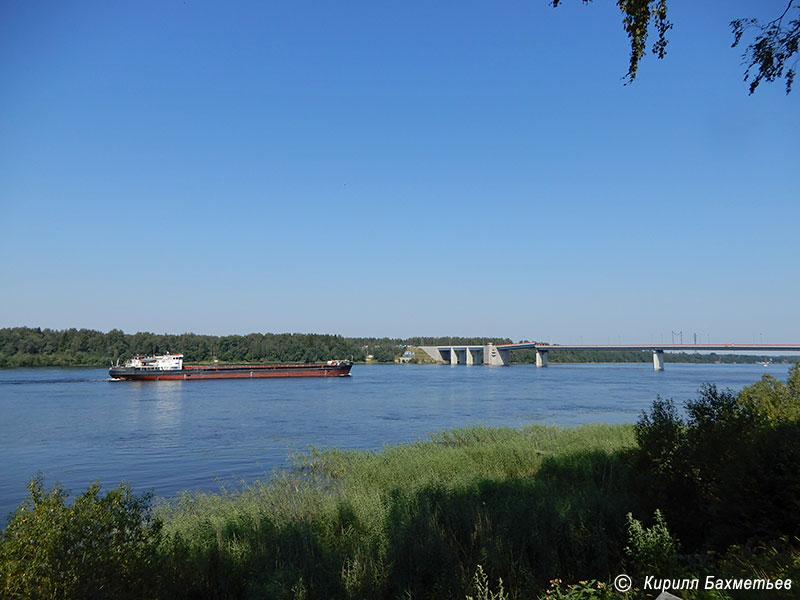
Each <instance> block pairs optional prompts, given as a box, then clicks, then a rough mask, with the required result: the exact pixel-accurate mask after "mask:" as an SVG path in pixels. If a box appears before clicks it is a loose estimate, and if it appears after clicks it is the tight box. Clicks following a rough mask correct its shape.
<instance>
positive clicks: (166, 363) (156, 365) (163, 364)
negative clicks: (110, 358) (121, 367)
mask: <svg viewBox="0 0 800 600" xmlns="http://www.w3.org/2000/svg"><path fill="white" fill-rule="evenodd" d="M125 366H126V367H133V368H134V369H145V370H149V369H159V370H162V371H180V370H181V369H182V368H183V354H162V355H159V356H134V357H133V358H132V359H130V360H129V361H127V362H126V363H125Z"/></svg>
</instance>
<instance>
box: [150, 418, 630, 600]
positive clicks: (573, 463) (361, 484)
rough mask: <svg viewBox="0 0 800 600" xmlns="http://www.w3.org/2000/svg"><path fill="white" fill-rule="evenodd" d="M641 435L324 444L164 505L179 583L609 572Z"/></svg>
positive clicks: (406, 585) (512, 579) (440, 583)
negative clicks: (220, 490) (287, 463)
mask: <svg viewBox="0 0 800 600" xmlns="http://www.w3.org/2000/svg"><path fill="white" fill-rule="evenodd" d="M633 444H634V436H633V429H632V427H627V426H617V427H610V426H603V425H591V426H585V427H578V428H574V429H558V428H555V427H545V426H529V427H525V428H523V429H519V430H517V429H511V428H495V429H489V428H483V427H474V428H469V429H459V430H453V431H446V432H442V433H438V434H435V435H433V436H431V438H430V440H428V441H424V442H417V443H413V444H409V445H402V446H388V447H386V448H384V449H383V450H381V451H379V452H368V451H342V450H311V451H310V452H308V453H307V454H304V455H300V456H297V457H295V468H294V469H293V470H292V471H290V472H284V473H281V474H278V475H276V476H275V477H273V478H272V479H271V480H269V481H266V482H258V483H255V484H252V485H250V486H247V487H244V488H243V489H241V490H239V491H237V492H235V493H227V494H221V495H214V494H197V495H186V496H184V497H182V498H181V499H180V500H178V501H175V502H172V503H169V504H166V505H162V506H161V507H159V509H158V511H157V514H158V516H159V517H160V518H161V519H163V521H164V532H165V534H166V536H165V539H166V540H167V541H166V542H165V544H167V545H169V550H168V553H169V554H170V555H171V556H173V560H175V561H177V562H176V565H175V566H176V567H177V571H178V572H180V573H182V574H183V577H184V578H185V580H184V581H182V582H180V584H179V585H178V587H179V588H184V587H185V586H188V587H189V588H192V589H194V591H195V592H196V593H199V594H201V595H206V596H217V597H237V596H253V597H270V598H272V597H275V598H279V597H287V598H291V597H303V596H307V597H318V598H334V597H342V598H358V597H372V598H380V597H386V598H391V597H400V596H403V595H404V594H411V595H412V596H415V597H422V596H424V597H442V598H447V597H454V596H458V597H464V596H465V593H466V592H468V591H469V589H470V588H469V586H470V584H471V579H472V576H473V573H474V571H475V568H476V566H477V565H478V564H482V565H483V566H484V568H485V569H487V572H488V573H489V574H490V576H491V577H492V578H493V579H495V578H497V577H502V578H503V580H504V581H506V582H508V583H509V585H510V586H512V587H513V588H514V589H519V590H531V591H532V590H534V589H540V588H541V586H543V585H544V584H546V582H547V581H548V580H549V578H553V577H556V576H557V575H562V576H563V575H564V573H565V570H569V571H570V572H572V571H574V572H575V575H576V576H579V575H582V574H583V573H584V572H587V573H588V571H590V570H593V569H596V568H597V567H601V568H604V569H605V570H604V571H603V573H604V574H605V572H606V571H607V570H608V568H610V565H611V564H612V562H613V560H614V559H615V554H614V552H610V553H609V554H607V555H606V556H605V557H601V556H599V555H600V554H602V553H599V552H598V550H599V548H598V546H597V544H599V543H601V544H605V545H608V544H607V542H606V541H604V540H606V538H608V536H609V535H611V538H612V539H617V538H620V539H621V537H620V536H622V535H624V515H625V512H626V510H627V509H630V508H631V504H632V501H631V500H630V499H629V498H628V497H627V494H626V492H625V491H624V490H625V489H626V487H627V486H626V485H624V480H625V478H626V477H627V475H626V473H625V469H624V467H623V466H622V464H621V463H620V461H619V459H618V458H617V453H619V452H621V451H624V450H626V449H628V448H630V447H631V446H632V445H633ZM621 505H622V506H621ZM615 552H616V551H615ZM592 572H594V571H592Z"/></svg>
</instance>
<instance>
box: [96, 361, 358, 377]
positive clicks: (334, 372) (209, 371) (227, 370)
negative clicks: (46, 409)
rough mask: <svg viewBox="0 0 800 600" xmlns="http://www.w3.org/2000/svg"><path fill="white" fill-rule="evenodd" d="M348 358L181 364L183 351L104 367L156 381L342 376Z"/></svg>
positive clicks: (348, 364) (113, 372) (118, 373)
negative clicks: (285, 362) (282, 362)
mask: <svg viewBox="0 0 800 600" xmlns="http://www.w3.org/2000/svg"><path fill="white" fill-rule="evenodd" d="M352 366H353V363H351V362H350V361H349V360H329V361H328V362H325V363H316V364H298V365H279V364H272V365H216V364H214V365H184V364H183V354H163V355H159V356H134V357H133V358H132V359H130V360H129V361H127V362H126V363H125V364H124V365H123V366H119V363H118V364H117V366H112V367H111V368H110V369H109V370H108V374H109V376H111V378H112V379H126V380H135V381H142V380H144V381H160V380H162V379H164V380H169V379H251V378H252V379H255V378H261V377H346V376H348V375H350V368H351V367H352Z"/></svg>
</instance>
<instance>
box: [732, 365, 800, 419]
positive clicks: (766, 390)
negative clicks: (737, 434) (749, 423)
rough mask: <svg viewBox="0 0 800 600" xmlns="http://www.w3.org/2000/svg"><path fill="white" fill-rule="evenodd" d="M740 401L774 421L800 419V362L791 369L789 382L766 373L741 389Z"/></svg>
mask: <svg viewBox="0 0 800 600" xmlns="http://www.w3.org/2000/svg"><path fill="white" fill-rule="evenodd" d="M739 401H740V402H742V404H745V405H746V406H749V407H750V408H752V409H753V410H755V411H756V412H758V413H760V414H761V415H763V416H764V417H765V418H767V419H769V420H772V421H796V420H798V419H800V362H797V363H795V364H794V365H793V366H792V368H791V369H789V380H788V382H787V383H783V382H782V381H779V380H777V379H775V378H774V377H773V376H772V375H764V376H763V377H762V378H761V381H757V382H756V383H754V384H753V385H749V386H747V387H745V388H744V389H743V390H742V391H741V393H740V394H739Z"/></svg>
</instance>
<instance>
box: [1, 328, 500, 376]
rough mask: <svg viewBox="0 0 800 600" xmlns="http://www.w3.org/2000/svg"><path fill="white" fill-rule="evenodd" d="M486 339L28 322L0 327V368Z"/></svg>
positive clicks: (318, 353) (285, 358)
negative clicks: (56, 326) (162, 330)
mask: <svg viewBox="0 0 800 600" xmlns="http://www.w3.org/2000/svg"><path fill="white" fill-rule="evenodd" d="M510 341H511V340H508V339H490V338H410V339H408V340H401V339H394V338H346V337H342V336H340V335H323V334H315V333H250V334H247V335H226V336H212V335H199V334H195V333H182V334H180V335H172V334H155V333H149V332H139V333H134V334H126V333H123V332H122V331H120V330H119V329H112V330H111V331H109V332H108V333H102V332H100V331H93V330H90V329H65V330H63V331H58V330H52V329H40V328H31V327H12V328H5V329H0V367H36V366H72V365H108V364H109V361H116V360H117V359H121V360H124V359H126V358H130V357H131V356H133V355H135V354H165V353H168V352H182V353H183V354H184V356H185V357H186V361H187V362H210V361H213V360H215V359H217V360H220V361H222V362H229V363H237V362H244V363H248V362H250V363H253V362H276V363H306V362H319V361H324V360H329V359H331V358H350V359H353V360H356V361H363V360H364V359H365V358H366V356H367V355H368V354H373V355H374V356H375V360H376V361H378V362H394V359H395V357H396V356H398V355H399V354H402V353H403V351H404V350H405V348H406V346H409V345H413V346H418V345H443V344H486V343H488V342H493V343H507V342H510Z"/></svg>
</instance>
